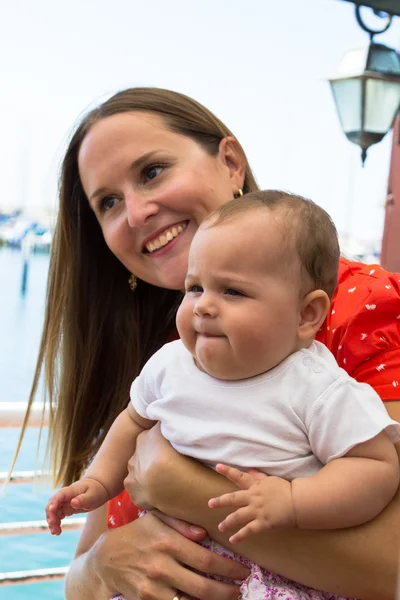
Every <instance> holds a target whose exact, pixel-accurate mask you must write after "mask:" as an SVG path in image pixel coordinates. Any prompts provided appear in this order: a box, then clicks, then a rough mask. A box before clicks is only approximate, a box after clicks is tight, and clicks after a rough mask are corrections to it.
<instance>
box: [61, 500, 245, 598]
mask: <svg viewBox="0 0 400 600" xmlns="http://www.w3.org/2000/svg"><path fill="white" fill-rule="evenodd" d="M106 518H107V510H106V507H101V508H99V509H97V510H96V511H93V512H92V513H90V514H89V515H88V518H87V522H86V525H85V528H84V530H83V532H82V535H81V538H80V540H79V543H78V546H77V551H76V557H75V559H74V561H73V562H72V564H71V567H70V569H69V572H68V574H67V577H66V580H65V598H66V600H87V599H88V598H96V600H109V599H110V598H111V597H112V596H114V595H116V594H118V593H120V594H123V595H124V596H125V597H126V599H127V600H142V599H144V598H157V600H172V598H173V597H174V596H175V595H176V591H177V589H179V590H182V591H183V592H185V593H187V594H188V595H191V596H192V595H193V596H196V597H197V598H200V599H201V600H233V599H234V598H238V596H239V588H238V587H237V586H235V585H228V584H225V583H220V582H218V581H213V580H211V579H208V578H206V577H204V576H202V575H200V574H198V573H195V572H194V571H193V570H189V569H188V568H187V567H190V568H191V569H194V568H195V569H197V571H201V572H204V573H210V574H211V573H213V574H217V575H220V576H222V577H228V578H230V579H244V578H245V577H247V575H248V571H247V569H246V568H245V567H243V565H239V564H238V563H236V562H234V561H232V560H229V559H226V558H223V557H221V556H217V555H216V554H213V553H212V552H210V551H209V550H206V549H205V548H203V547H202V546H200V545H198V544H197V543H196V542H198V541H200V540H201V539H203V538H204V537H205V532H204V531H203V532H201V531H200V532H199V531H197V532H193V531H192V530H191V529H190V525H189V524H188V523H184V522H182V521H177V520H176V519H173V518H171V517H166V516H165V515H161V514H158V516H155V515H154V514H147V515H145V516H144V517H141V518H140V519H137V520H136V521H134V522H133V523H130V524H129V525H124V526H123V527H119V528H117V529H112V530H108V529H107V526H106V523H107V521H106Z"/></svg>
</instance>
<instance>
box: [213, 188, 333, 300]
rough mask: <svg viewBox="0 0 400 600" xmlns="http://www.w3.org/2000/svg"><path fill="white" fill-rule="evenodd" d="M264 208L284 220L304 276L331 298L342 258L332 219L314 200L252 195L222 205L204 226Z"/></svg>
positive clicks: (271, 192)
mask: <svg viewBox="0 0 400 600" xmlns="http://www.w3.org/2000/svg"><path fill="white" fill-rule="evenodd" d="M263 208H264V209H267V210H269V211H270V212H276V213H277V215H279V216H280V217H281V220H282V223H283V225H284V226H285V228H287V233H288V234H289V235H290V238H291V239H292V240H293V242H294V249H295V251H296V252H297V255H298V257H299V259H300V264H301V267H302V270H303V275H308V277H309V278H311V281H312V282H313V286H314V289H322V290H324V291H325V292H326V293H327V294H328V296H329V298H332V295H333V293H334V291H335V289H336V285H337V277H338V266H339V257H340V249H339V242H338V235H337V231H336V227H335V225H334V224H333V221H332V219H331V217H330V216H329V215H328V213H327V212H326V211H325V210H324V209H323V208H321V207H320V206H318V205H317V204H315V202H313V201H312V200H308V199H307V198H303V197H302V196H298V195H296V194H291V193H288V192H283V191H280V190H264V191H257V192H251V193H249V194H245V195H244V196H241V197H240V198H235V199H234V200H231V201H230V202H227V203H226V204H223V205H222V206H220V207H219V208H218V209H217V210H216V211H215V212H213V213H212V214H211V215H210V216H209V217H207V219H206V220H205V221H203V224H202V226H205V227H214V226H216V225H220V224H222V223H225V222H227V221H230V220H233V219H234V218H235V217H236V216H239V215H240V214H243V213H244V212H248V211H252V210H256V209H263ZM291 234H293V235H294V238H293V237H292V235H291ZM310 291H311V290H310Z"/></svg>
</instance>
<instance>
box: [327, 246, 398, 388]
mask: <svg viewBox="0 0 400 600" xmlns="http://www.w3.org/2000/svg"><path fill="white" fill-rule="evenodd" d="M317 339H318V340H319V341H321V342H323V343H324V344H326V346H327V347H328V348H329V350H331V352H332V353H333V354H334V356H335V357H336V360H337V361H338V363H339V366H341V367H343V368H344V369H345V370H346V371H347V372H348V373H349V374H350V375H352V376H353V377H355V378H356V379H358V380H359V381H365V382H366V383H370V385H372V386H373V387H374V388H375V389H376V391H377V392H378V393H379V394H380V395H381V397H382V398H383V399H385V400H386V399H387V400H389V399H398V398H400V389H399V390H397V389H396V388H397V386H399V387H400V381H398V379H400V378H399V372H400V371H399V369H400V274H399V273H389V272H388V271H386V270H385V269H383V268H382V267H381V266H380V265H365V264H363V263H358V262H353V261H349V260H347V259H345V258H341V260H340V267H339V277H338V285H337V289H336V291H335V294H334V297H333V299H332V303H331V308H330V311H329V314H328V316H327V319H326V321H325V323H324V326H323V327H322V329H321V331H320V332H319V334H318V337H317ZM396 374H397V377H396Z"/></svg>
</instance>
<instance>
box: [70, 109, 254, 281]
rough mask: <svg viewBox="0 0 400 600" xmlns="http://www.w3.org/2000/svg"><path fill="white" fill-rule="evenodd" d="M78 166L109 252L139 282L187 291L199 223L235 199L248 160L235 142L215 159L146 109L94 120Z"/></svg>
mask: <svg viewBox="0 0 400 600" xmlns="http://www.w3.org/2000/svg"><path fill="white" fill-rule="evenodd" d="M78 163H79V173H80V177H81V181H82V185H83V188H84V190H85V193H86V195H87V197H88V200H89V204H90V206H91V208H92V210H93V211H94V213H95V215H96V218H97V220H98V222H99V224H100V226H101V229H102V231H103V235H104V239H105V241H106V243H107V245H108V247H109V248H110V250H111V251H112V252H113V253H114V254H115V256H116V257H117V258H118V259H119V260H120V261H121V262H122V263H123V264H124V265H125V267H126V268H127V269H128V270H129V271H131V272H132V273H134V274H135V275H136V276H137V277H138V278H139V279H142V280H144V281H147V282H148V283H151V284H153V285H156V286H159V287H163V288H169V289H182V288H183V286H184V279H185V274H186V270H187V261H188V251H189V246H190V243H191V241H192V238H193V236H194V234H195V232H196V230H197V228H198V226H199V224H200V223H201V222H202V221H203V219H204V218H205V217H206V216H207V215H208V214H209V213H210V212H212V211H213V210H215V209H216V208H218V206H220V205H221V204H223V203H225V202H227V201H229V200H231V199H232V198H233V195H234V194H235V193H236V192H237V191H238V189H239V188H241V187H242V185H243V179H244V159H243V156H242V153H241V152H240V150H239V148H238V146H237V143H236V142H235V141H234V140H233V139H232V138H225V139H224V140H222V142H221V143H220V146H219V152H218V155H217V156H216V157H213V156H210V155H209V154H208V153H207V152H206V151H205V150H204V149H203V148H202V147H201V146H200V145H199V144H198V143H196V142H195V141H194V140H192V139H191V138H189V137H186V136H183V135H180V134H177V133H174V132H172V131H170V130H169V129H168V128H167V127H166V126H165V124H164V122H163V120H162V119H161V118H160V117H158V116H157V115H154V114H152V113H146V112H129V113H121V114H117V115H113V116H111V117H107V118H105V119H103V120H101V121H99V122H98V123H96V124H95V125H94V126H93V127H92V128H91V129H90V130H89V132H88V134H87V135H86V137H85V139H84V141H83V143H82V146H81V149H80V151H79V156H78ZM127 285H128V284H127Z"/></svg>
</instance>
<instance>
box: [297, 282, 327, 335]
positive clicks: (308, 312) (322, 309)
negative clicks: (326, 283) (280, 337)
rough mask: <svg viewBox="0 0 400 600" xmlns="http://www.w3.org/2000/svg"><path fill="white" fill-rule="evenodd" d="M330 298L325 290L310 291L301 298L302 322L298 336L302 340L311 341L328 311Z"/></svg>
mask: <svg viewBox="0 0 400 600" xmlns="http://www.w3.org/2000/svg"><path fill="white" fill-rule="evenodd" d="M329 306H330V300H329V297H328V294H327V293H326V292H324V291H323V290H314V291H313V292H309V293H308V294H307V295H306V296H304V298H303V299H302V300H301V311H300V322H299V326H298V329H297V337H298V339H299V341H300V342H303V343H304V342H311V341H312V340H313V339H314V337H315V335H316V333H317V331H318V330H319V329H320V327H321V325H322V323H323V322H324V321H325V317H326V315H327V313H328V310H329Z"/></svg>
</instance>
